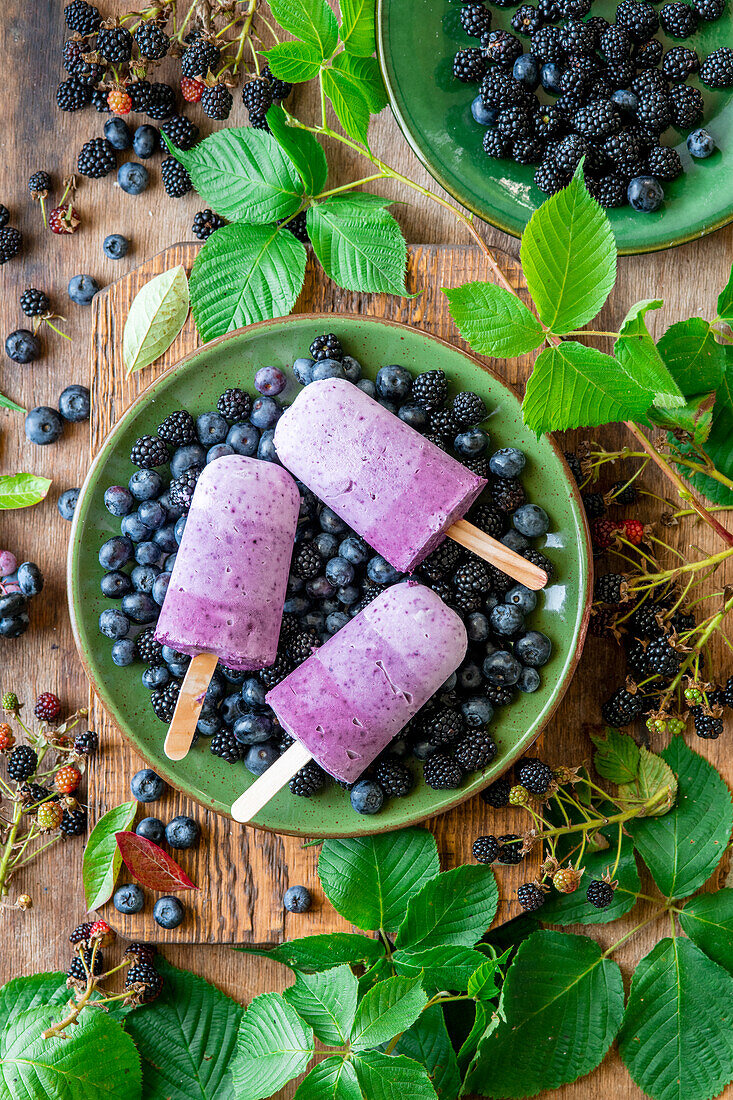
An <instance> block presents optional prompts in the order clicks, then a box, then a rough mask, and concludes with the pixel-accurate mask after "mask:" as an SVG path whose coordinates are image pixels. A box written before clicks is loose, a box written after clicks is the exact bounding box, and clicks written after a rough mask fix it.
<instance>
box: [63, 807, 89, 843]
mask: <svg viewBox="0 0 733 1100" xmlns="http://www.w3.org/2000/svg"><path fill="white" fill-rule="evenodd" d="M86 828H87V812H86V810H84V809H82V808H81V807H79V809H77V810H64V816H63V817H62V818H61V824H60V826H59V830H60V831H61V833H62V834H63V836H68V837H71V836H82V834H83V833H85V832H86Z"/></svg>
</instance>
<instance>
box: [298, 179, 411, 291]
mask: <svg viewBox="0 0 733 1100" xmlns="http://www.w3.org/2000/svg"><path fill="white" fill-rule="evenodd" d="M359 194H360V192H354V193H353V194H352V196H351V200H352V201H354V200H356V199H357V198H358V195H359ZM306 220H307V225H308V235H309V236H310V239H311V244H312V245H313V251H314V252H315V254H316V256H317V257H318V259H319V260H320V262H321V264H322V265H323V270H324V271H325V272H326V274H327V275H328V276H329V278H331V279H333V281H334V282H335V283H338V285H339V286H342V287H343V288H344V289H345V290H357V291H366V292H368V293H370V294H379V293H384V294H398V295H404V294H406V293H407V292H406V289H405V272H406V270H407V245H406V244H405V238H404V237H403V236H402V230H401V229H400V227H399V225H398V224H397V222H396V221H395V219H394V218H393V217H392V215H391V214H389V213H388V212H387V211H386V210H378V209H376V208H374V207H372V208H370V207H368V206H367V205H366V204H365V205H364V206H363V207H362V209H361V213H360V214H357V213H356V212H354V213H352V212H351V210H350V207H349V206H346V205H345V204H343V203H340V202H333V201H332V200H331V199H326V200H325V201H324V202H321V203H318V204H317V205H316V206H310V207H308V212H307V215H306Z"/></svg>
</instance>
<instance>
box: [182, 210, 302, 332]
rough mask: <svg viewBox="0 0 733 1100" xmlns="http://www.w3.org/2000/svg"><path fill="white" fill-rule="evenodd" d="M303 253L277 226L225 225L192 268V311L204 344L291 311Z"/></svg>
mask: <svg viewBox="0 0 733 1100" xmlns="http://www.w3.org/2000/svg"><path fill="white" fill-rule="evenodd" d="M305 264H306V251H305V248H304V247H303V245H302V244H301V242H300V241H298V240H296V239H295V237H294V236H293V234H292V233H289V232H288V230H287V229H279V228H278V227H277V226H276V225H245V224H244V223H243V222H236V223H235V224H234V225H226V226H224V228H223V229H219V230H218V231H217V232H216V233H214V234H212V236H211V237H209V239H208V241H207V242H206V244H205V245H204V247H203V248H202V249H201V251H200V252H199V254H198V256H197V257H196V260H195V262H194V265H193V268H192V270H191V278H190V286H191V308H192V310H193V316H194V320H195V321H196V328H197V329H198V331H199V334H200V335H201V338H202V339H203V340H211V339H212V338H213V337H214V336H223V335H224V333H225V332H231V330H232V329H236V328H241V327H242V326H243V325H251V324H253V322H255V321H264V320H267V319H269V318H270V317H284V316H285V315H286V314H288V313H290V311H291V309H292V308H293V306H294V305H295V300H296V298H297V297H298V294H299V293H300V290H301V288H302V286H303V279H304V278H305Z"/></svg>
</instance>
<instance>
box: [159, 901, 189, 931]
mask: <svg viewBox="0 0 733 1100" xmlns="http://www.w3.org/2000/svg"><path fill="white" fill-rule="evenodd" d="M185 914H186V910H185V909H184V908H183V904H182V902H180V901H179V900H178V898H174V897H164V898H158V900H157V901H156V903H155V905H154V906H153V920H154V921H155V923H156V924H159V925H160V927H161V928H178V925H179V924H181V922H182V921H183V918H184V916H185Z"/></svg>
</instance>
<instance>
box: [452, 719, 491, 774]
mask: <svg viewBox="0 0 733 1100" xmlns="http://www.w3.org/2000/svg"><path fill="white" fill-rule="evenodd" d="M496 752H497V749H496V742H495V741H494V739H493V737H492V736H491V734H490V733H489V732H488V730H482V729H478V730H471V731H470V732H469V733H468V734H466V736H465V737H464V738H463V739H462V740H461V741H459V742H458V744H457V745H456V747H455V749H454V750H453V756H454V757H455V759H456V760H457V761H458V763H459V764H460V765H461V767H462V768H463V770H464V771H466V772H475V771H479V770H480V769H481V768H485V767H487V766H488V765H489V764H490V763H491V761H492V760H493V759H494V757H495V756H496Z"/></svg>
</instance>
